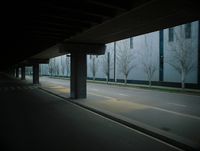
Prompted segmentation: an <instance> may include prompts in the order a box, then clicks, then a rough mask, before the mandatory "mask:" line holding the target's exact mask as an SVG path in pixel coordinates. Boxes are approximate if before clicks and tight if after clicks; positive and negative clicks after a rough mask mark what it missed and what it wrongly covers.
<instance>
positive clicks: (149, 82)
mask: <svg viewBox="0 0 200 151" xmlns="http://www.w3.org/2000/svg"><path fill="white" fill-rule="evenodd" d="M149 87H151V79H149Z"/></svg>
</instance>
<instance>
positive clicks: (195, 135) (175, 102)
mask: <svg viewBox="0 0 200 151" xmlns="http://www.w3.org/2000/svg"><path fill="white" fill-rule="evenodd" d="M41 83H42V84H46V83H49V84H54V85H57V86H63V87H64V88H68V89H69V87H70V83H69V81H68V80H61V79H52V78H48V77H42V78H41ZM87 91H88V99H86V100H81V101H79V102H82V103H85V104H86V105H90V106H92V107H95V108H97V109H103V110H106V111H110V112H112V113H115V114H119V115H122V116H124V117H126V118H129V119H133V120H136V121H139V122H142V123H144V124H147V125H150V126H152V127H155V128H158V129H159V130H162V131H165V132H168V133H172V134H175V135H177V136H180V137H183V138H185V139H187V140H189V141H192V142H195V143H196V144H200V131H199V127H200V96H197V95H188V94H180V93H169V92H161V91H157V90H145V89H138V88H125V87H119V86H112V85H103V84H94V83H88V84H87ZM68 92H69V91H68ZM64 93H65V92H64Z"/></svg>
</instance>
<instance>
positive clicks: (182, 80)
mask: <svg viewBox="0 0 200 151" xmlns="http://www.w3.org/2000/svg"><path fill="white" fill-rule="evenodd" d="M181 88H182V89H184V88H185V72H184V71H182V72H181Z"/></svg>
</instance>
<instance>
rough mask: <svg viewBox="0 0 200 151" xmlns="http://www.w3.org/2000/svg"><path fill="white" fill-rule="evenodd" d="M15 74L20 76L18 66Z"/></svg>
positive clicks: (17, 76)
mask: <svg viewBox="0 0 200 151" xmlns="http://www.w3.org/2000/svg"><path fill="white" fill-rule="evenodd" d="M15 75H16V78H19V68H18V67H17V68H16V69H15Z"/></svg>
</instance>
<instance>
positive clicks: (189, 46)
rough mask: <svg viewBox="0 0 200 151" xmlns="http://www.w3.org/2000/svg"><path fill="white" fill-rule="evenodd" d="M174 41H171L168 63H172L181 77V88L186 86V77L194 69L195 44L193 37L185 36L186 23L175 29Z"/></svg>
mask: <svg viewBox="0 0 200 151" xmlns="http://www.w3.org/2000/svg"><path fill="white" fill-rule="evenodd" d="M174 37H175V38H174V43H172V42H170V43H169V46H170V49H169V51H170V52H171V53H170V56H168V58H167V60H166V63H168V64H169V65H171V66H172V67H173V68H174V69H175V70H176V71H177V72H178V73H179V74H180V78H181V88H183V89H184V88H185V78H186V77H187V75H188V74H189V73H190V72H192V71H193V69H194V67H195V64H194V59H193V57H194V44H193V41H192V39H191V38H190V39H186V38H185V31H184V25H181V26H179V27H178V28H177V29H176V30H174Z"/></svg>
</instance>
